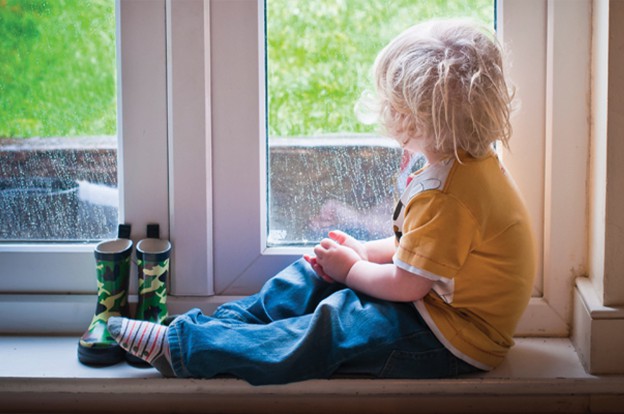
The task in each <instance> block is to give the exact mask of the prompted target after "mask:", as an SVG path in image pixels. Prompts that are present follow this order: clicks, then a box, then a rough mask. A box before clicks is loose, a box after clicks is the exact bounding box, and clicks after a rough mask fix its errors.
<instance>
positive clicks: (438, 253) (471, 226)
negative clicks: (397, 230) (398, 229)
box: [394, 192, 478, 283]
mask: <svg viewBox="0 0 624 414" xmlns="http://www.w3.org/2000/svg"><path fill="white" fill-rule="evenodd" d="M477 233H478V227H477V224H476V221H475V219H474V217H473V216H472V214H470V211H469V210H468V209H467V208H466V207H465V206H464V205H463V204H461V203H460V202H459V201H457V200H456V199H455V198H453V197H450V196H448V195H446V194H444V193H440V192H426V193H421V194H418V195H416V196H415V197H414V198H412V199H411V200H410V202H409V204H408V205H407V207H406V211H405V221H404V222H403V236H402V237H401V239H400V241H399V246H398V248H397V252H396V254H395V256H394V263H395V265H396V266H398V267H400V268H402V269H404V270H406V271H409V272H411V273H415V274H418V275H420V276H424V277H426V278H428V279H431V280H434V281H442V282H445V283H448V282H449V281H450V280H452V279H453V278H454V277H455V275H456V274H457V272H458V270H459V269H460V268H461V267H462V265H463V264H464V262H465V261H466V259H467V258H468V255H469V253H470V251H471V250H472V249H473V246H474V243H475V240H476V238H477Z"/></svg>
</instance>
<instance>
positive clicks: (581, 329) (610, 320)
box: [572, 278, 624, 375]
mask: <svg viewBox="0 0 624 414" xmlns="http://www.w3.org/2000/svg"><path fill="white" fill-rule="evenodd" d="M572 343H573V344H574V347H575V348H576V352H577V353H578V355H579V358H580V360H581V362H582V363H583V366H584V367H585V369H586V370H587V372H589V373H591V374H595V375H598V374H624V352H622V350H623V349H624V307H606V306H603V305H602V303H601V302H600V300H599V299H598V296H597V295H596V292H595V290H594V287H593V285H592V283H591V281H590V280H589V279H587V278H579V279H577V281H576V288H575V290H574V320H573V329H572Z"/></svg>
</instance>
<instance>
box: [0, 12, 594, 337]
mask: <svg viewBox="0 0 624 414" xmlns="http://www.w3.org/2000/svg"><path fill="white" fill-rule="evenodd" d="M269 1H273V0H269ZM406 1H407V0H406ZM306 3H313V2H306ZM334 3H336V4H338V3H339V2H334ZM417 3H422V2H417ZM116 11H117V36H118V40H119V39H121V42H120V43H119V45H120V47H119V49H118V73H119V74H120V76H119V81H118V87H119V89H118V94H117V95H118V99H119V104H118V110H119V113H120V114H122V115H121V117H120V118H119V119H120V121H119V125H118V130H119V136H120V143H121V146H120V148H119V154H120V162H119V177H120V181H119V195H120V204H119V207H120V213H119V214H120V215H119V217H120V220H121V221H122V222H127V223H131V224H132V226H133V238H135V239H139V238H141V237H142V236H143V235H144V232H145V229H144V228H145V225H146V224H147V223H150V222H158V223H160V224H161V230H162V231H161V233H162V236H163V237H170V238H171V240H172V242H173V246H174V251H173V257H172V283H171V286H170V293H171V298H170V301H169V303H170V304H171V309H172V311H173V312H179V311H184V310H186V309H188V308H189V307H191V306H201V307H204V308H209V307H211V306H212V304H216V303H219V302H222V301H225V300H227V299H228V298H229V297H230V296H235V295H243V294H249V293H252V292H254V291H256V290H257V289H259V288H260V286H261V285H262V283H263V282H264V281H265V280H266V279H267V278H268V277H270V276H272V275H273V274H275V273H276V272H278V271H279V270H281V269H282V268H283V267H284V266H286V265H287V264H288V263H290V262H292V261H294V260H296V259H297V258H299V257H300V255H301V253H302V252H305V251H309V247H297V246H291V245H290V243H286V244H283V243H281V241H282V240H283V239H281V238H280V233H279V232H278V233H276V234H275V235H274V236H272V235H271V233H270V227H269V224H270V223H268V220H267V217H268V214H267V196H266V194H267V187H270V186H271V184H270V183H269V182H268V181H267V180H266V177H267V173H268V171H267V165H266V162H265V160H266V159H267V151H269V148H267V141H266V122H265V121H266V119H265V114H266V100H265V96H266V91H265V48H264V46H265V42H264V37H263V34H264V32H265V27H264V19H263V16H264V1H259V0H239V1H229V0H206V1H192V2H191V1H171V0H154V1H149V2H137V1H133V0H118V1H117V2H116ZM497 13H498V18H497V19H496V20H497V22H498V31H499V33H500V35H501V36H502V39H503V41H504V42H505V43H506V44H507V45H508V46H509V48H510V50H511V55H512V56H511V58H512V77H513V79H514V80H515V83H516V85H517V86H518V90H519V93H520V97H521V100H522V105H523V106H522V111H521V112H519V114H518V116H517V117H516V118H515V119H514V128H515V129H514V130H515V135H514V139H513V140H512V152H511V154H503V155H504V157H505V162H506V164H507V167H508V168H509V169H510V170H511V171H512V173H513V175H514V177H515V178H516V180H517V182H518V185H519V187H520V188H521V190H522V191H523V193H524V194H525V196H526V198H527V204H528V205H529V208H530V210H531V212H532V214H533V216H534V225H535V230H536V234H537V235H538V237H539V238H540V240H539V243H538V246H539V247H540V253H541V254H542V257H543V263H542V266H541V267H540V273H541V274H543V278H542V280H541V281H540V283H539V285H538V287H539V288H538V289H536V297H535V298H534V299H533V300H532V301H531V304H530V306H529V310H528V311H527V314H526V316H525V318H524V319H523V320H522V322H521V326H520V333H521V334H530V335H553V334H556V335H565V334H567V332H568V331H567V330H568V328H567V324H568V322H569V320H570V309H571V306H570V297H571V295H570V294H569V293H570V292H569V288H570V286H572V283H571V280H572V279H573V278H574V276H575V274H571V273H574V272H582V265H583V263H584V257H585V256H584V255H585V240H586V235H585V233H584V226H579V225H578V223H584V220H585V219H586V218H585V213H584V209H583V208H578V207H577V208H569V206H579V205H582V206H584V205H585V202H586V198H585V195H584V184H583V183H584V182H585V179H584V174H585V172H584V168H583V167H580V168H579V165H580V166H585V164H586V163H585V160H586V158H584V156H585V157H586V145H585V147H584V146H583V140H584V139H585V138H586V136H587V134H586V133H585V131H584V128H585V129H587V128H586V125H585V124H584V122H586V119H587V116H586V109H585V108H584V106H585V105H584V103H585V102H586V96H585V94H586V91H587V87H586V84H585V83H584V82H586V78H587V79H588V76H587V72H586V69H585V68H587V67H588V65H587V56H586V55H585V53H586V52H587V54H588V50H587V51H585V45H586V44H587V43H588V41H589V28H588V23H589V5H588V3H586V2H556V1H555V2H546V1H545V0H530V1H527V0H500V1H498V2H497ZM585 17H587V24H585ZM527 27H530V28H532V29H531V30H526V28H527ZM389 37H391V35H389ZM374 49H375V52H376V50H377V49H378V48H374ZM587 49H588V47H587ZM554 50H557V53H554ZM554 74H557V75H558V76H554ZM560 74H566V76H559V75H560ZM359 90H360V88H359V87H358V93H359ZM562 104H565V105H563V107H564V108H565V110H564V111H559V109H558V108H559V106H558V105H562ZM555 109H557V110H555ZM584 111H585V112H584ZM570 114H572V115H570ZM331 132H336V131H331ZM338 132H342V131H338ZM365 133H370V132H365ZM297 134H298V133H297ZM301 139H303V138H301ZM364 141H366V139H364ZM570 142H573V143H574V145H570V144H569V143H570ZM275 147H279V145H275ZM584 154H585V155H584ZM570 177H573V178H570ZM555 213H557V214H555ZM563 213H565V214H563ZM562 228H565V229H568V232H566V233H562V232H561V230H560V229H562ZM275 229H276V230H283V229H280V228H275ZM569 229H572V230H569ZM562 234H565V235H562ZM270 236H271V237H270ZM272 240H278V241H280V243H278V244H273V245H271V244H270V243H268V242H271V241H272ZM306 249H307V250H306ZM92 254H93V245H89V244H84V245H67V244H57V245H31V244H24V245H15V244H13V245H8V246H7V245H3V246H2V251H0V294H1V295H2V300H0V311H2V312H3V314H5V315H7V318H4V319H3V321H0V331H2V332H12V331H14V330H16V329H17V330H19V329H21V330H22V331H24V330H26V331H27V330H28V329H31V331H35V332H43V331H45V329H55V331H56V332H58V331H60V330H63V329H65V330H66V331H68V330H69V331H71V332H77V331H80V330H82V329H84V326H83V325H84V324H85V323H88V320H87V321H86V322H84V321H82V320H80V317H81V316H80V315H83V316H84V318H83V319H88V318H89V317H90V316H91V312H92V311H93V305H94V303H93V295H92V292H94V291H95V281H94V278H93V277H92V275H93V272H94V270H93V269H92V266H93V258H92ZM33 258H36V259H33ZM570 269H575V270H573V271H572V272H571V271H570ZM576 269H578V270H576ZM66 292H72V293H74V294H73V295H70V296H68V295H66ZM29 293H38V295H27V294H29ZM79 293H89V294H87V295H80V294H79ZM51 308H53V309H55V314H54V315H52V316H49V317H48V316H46V315H47V314H49V313H50V312H49V309H51ZM76 309H80V312H78V311H76ZM63 312H64V313H63ZM59 314H64V315H69V317H68V318H67V319H68V320H73V322H71V323H70V324H69V325H67V327H62V328H46V326H54V325H55V324H57V323H58V322H57V319H58V315H59ZM29 318H30V319H29ZM72 318H73V319H72ZM9 320H10V321H12V322H7V321H9ZM20 320H22V321H23V320H28V321H32V324H30V325H28V324H23V323H22V324H21V325H20V326H19V327H18V328H7V327H6V326H7V325H6V324H7V323H19V321H20ZM14 321H18V322H14Z"/></svg>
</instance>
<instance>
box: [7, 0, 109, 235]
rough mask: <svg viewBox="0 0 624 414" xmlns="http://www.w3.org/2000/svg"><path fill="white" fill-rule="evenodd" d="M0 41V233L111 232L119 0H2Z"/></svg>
mask: <svg viewBox="0 0 624 414" xmlns="http://www.w3.org/2000/svg"><path fill="white" fill-rule="evenodd" d="M0 50H2V59H0V241H5V242H6V241H11V242H14V241H22V242H34V241H44V242H49V241H88V240H97V239H102V238H108V237H111V236H113V235H114V232H115V228H116V227H117V216H118V214H117V210H118V196H117V138H116V129H117V115H116V114H117V109H116V71H115V67H116V63H115V0H55V1H46V0H2V1H0Z"/></svg>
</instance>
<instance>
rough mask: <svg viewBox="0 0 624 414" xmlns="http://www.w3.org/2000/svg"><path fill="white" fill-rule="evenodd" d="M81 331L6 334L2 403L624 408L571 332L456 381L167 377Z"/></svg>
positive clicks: (523, 343) (258, 408) (623, 395)
mask: <svg viewBox="0 0 624 414" xmlns="http://www.w3.org/2000/svg"><path fill="white" fill-rule="evenodd" d="M76 344H77V338H74V337H14V336H11V337H9V336H5V337H0V355H1V357H0V363H1V366H2V370H1V372H0V400H1V401H3V403H2V406H0V412H7V411H8V412H15V411H20V412H38V411H45V412H72V411H80V412H84V411H98V410H99V411H103V412H110V409H111V405H110V404H111V402H112V401H114V404H115V406H120V405H122V406H124V411H128V412H131V411H132V412H150V413H155V412H171V411H172V410H176V411H183V412H213V411H216V412H252V411H253V412H263V411H266V412H272V413H276V412H294V411H297V412H302V411H304V412H321V411H325V410H330V411H331V412H350V411H352V410H353V409H354V408H355V407H357V410H358V411H359V412H361V413H365V412H388V411H392V412H408V411H409V412H412V411H413V408H414V407H415V406H418V407H419V410H418V411H419V412H430V411H433V410H435V411H436V412H480V413H484V412H501V411H503V410H504V411H505V412H535V411H536V410H538V411H540V412H567V413H573V412H590V411H591V412H620V411H621V407H624V376H594V375H589V374H587V373H586V372H585V370H584V369H583V367H582V365H581V363H580V361H579V359H578V357H577V355H576V353H575V351H574V348H573V347H572V345H571V343H570V341H569V340H568V339H563V338H531V339H525V338H518V339H517V345H516V347H514V348H513V350H512V351H511V352H510V355H509V357H508V358H507V360H506V361H505V362H504V363H503V364H502V365H501V366H500V367H499V368H498V369H496V370H495V371H493V372H490V373H486V374H480V375H476V376H466V377H462V378H459V379H449V380H426V381H425V380H370V379H344V378H341V379H332V380H329V381H327V380H313V381H306V382H302V383H294V384H289V385H280V386H262V387H254V386H251V385H249V384H247V383H246V382H244V381H240V380H236V379H229V378H222V379H213V380H195V379H164V378H162V377H160V375H159V374H158V373H157V372H156V371H155V370H154V369H151V368H150V369H139V368H134V367H131V366H129V365H127V364H125V363H123V364H118V365H115V366H112V367H106V368H89V367H85V366H83V365H81V364H80V363H79V362H78V361H77V359H76Z"/></svg>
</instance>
